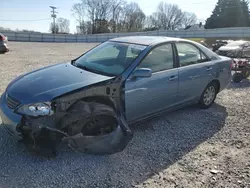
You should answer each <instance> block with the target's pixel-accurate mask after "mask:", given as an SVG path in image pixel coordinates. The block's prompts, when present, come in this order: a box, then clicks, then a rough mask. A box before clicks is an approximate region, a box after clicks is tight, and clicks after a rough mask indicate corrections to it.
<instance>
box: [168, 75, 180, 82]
mask: <svg viewBox="0 0 250 188" xmlns="http://www.w3.org/2000/svg"><path fill="white" fill-rule="evenodd" d="M177 78H178V76H175V75H173V76H170V77H169V79H168V80H169V81H174V80H176V79H177Z"/></svg>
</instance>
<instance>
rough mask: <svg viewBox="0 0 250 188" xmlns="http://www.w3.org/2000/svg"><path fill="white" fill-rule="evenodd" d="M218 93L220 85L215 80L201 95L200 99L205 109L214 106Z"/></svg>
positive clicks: (201, 105)
mask: <svg viewBox="0 0 250 188" xmlns="http://www.w3.org/2000/svg"><path fill="white" fill-rule="evenodd" d="M217 93H218V85H217V84H216V83H215V82H211V83H210V84H209V85H208V86H207V87H206V89H205V90H204V91H203V93H202V95H201V98H200V101H199V104H200V107H201V108H203V109H207V108H209V107H210V106H212V104H213V103H214V101H215V98H216V96H217Z"/></svg>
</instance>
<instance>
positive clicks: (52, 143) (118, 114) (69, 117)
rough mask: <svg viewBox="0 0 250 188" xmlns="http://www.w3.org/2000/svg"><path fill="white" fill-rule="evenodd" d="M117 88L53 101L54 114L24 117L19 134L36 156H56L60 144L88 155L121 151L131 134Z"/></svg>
mask: <svg viewBox="0 0 250 188" xmlns="http://www.w3.org/2000/svg"><path fill="white" fill-rule="evenodd" d="M120 88H121V87H120V84H119V83H117V84H116V83H114V82H111V83H110V82H109V83H105V84H99V86H98V85H96V86H92V87H90V88H88V89H85V90H82V91H78V92H74V93H72V94H68V95H65V96H61V97H59V98H56V99H55V100H54V101H52V103H51V105H52V108H53V114H50V115H48V116H38V117H31V116H25V115H24V116H23V118H22V122H21V124H20V125H19V126H18V131H20V132H22V134H23V135H24V142H25V143H26V144H27V145H28V146H29V147H28V148H29V149H30V150H31V151H34V152H36V153H39V154H45V153H46V155H47V154H49V155H51V154H52V155H54V156H55V155H56V148H57V145H58V144H59V143H60V142H63V143H66V144H67V145H68V146H69V147H70V148H72V149H73V150H75V151H78V152H85V153H90V154H113V153H116V152H119V151H122V150H123V149H124V148H125V147H126V146H127V145H128V143H129V142H130V140H131V139H132V132H131V130H130V128H129V126H128V124H127V122H126V119H125V112H124V101H123V100H122V98H123V96H122V95H121V91H120ZM103 120H105V121H103ZM98 121H99V122H98ZM102 121H103V122H102ZM93 122H94V126H92V125H93Z"/></svg>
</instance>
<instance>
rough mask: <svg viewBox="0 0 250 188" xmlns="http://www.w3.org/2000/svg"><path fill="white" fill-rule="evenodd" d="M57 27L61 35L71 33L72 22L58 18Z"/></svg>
mask: <svg viewBox="0 0 250 188" xmlns="http://www.w3.org/2000/svg"><path fill="white" fill-rule="evenodd" d="M57 26H58V31H59V33H69V31H70V29H69V26H70V21H69V20H68V19H65V18H58V19H57Z"/></svg>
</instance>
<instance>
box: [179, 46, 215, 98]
mask: <svg viewBox="0 0 250 188" xmlns="http://www.w3.org/2000/svg"><path fill="white" fill-rule="evenodd" d="M176 49H177V54H178V58H179V68H178V69H179V86H178V98H179V102H180V103H185V102H189V101H192V100H195V99H198V98H199V97H200V96H201V94H202V92H203V90H204V89H205V88H206V86H207V84H208V83H209V82H210V80H211V79H212V74H213V71H214V64H213V62H211V61H210V60H209V59H208V57H207V56H206V55H205V54H204V53H203V52H202V51H201V50H200V49H199V48H198V47H197V46H195V45H194V44H192V43H188V42H177V43H176Z"/></svg>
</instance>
